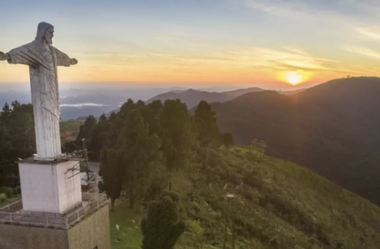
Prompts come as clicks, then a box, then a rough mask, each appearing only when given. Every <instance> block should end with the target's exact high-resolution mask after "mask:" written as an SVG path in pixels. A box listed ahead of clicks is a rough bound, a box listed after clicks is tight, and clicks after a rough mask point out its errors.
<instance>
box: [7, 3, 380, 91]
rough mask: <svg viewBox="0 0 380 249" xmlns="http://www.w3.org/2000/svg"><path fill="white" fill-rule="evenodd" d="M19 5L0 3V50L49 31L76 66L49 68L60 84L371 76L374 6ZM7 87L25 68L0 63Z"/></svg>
mask: <svg viewBox="0 0 380 249" xmlns="http://www.w3.org/2000/svg"><path fill="white" fill-rule="evenodd" d="M20 1H21V0H20ZM23 1H24V4H23V6H25V8H23V9H20V8H19V4H17V1H5V3H4V4H5V5H4V9H7V11H6V12H4V13H2V23H1V39H0V51H2V52H8V51H10V50H11V49H13V48H16V47H18V46H20V45H24V44H26V43H28V42H30V41H32V40H33V39H34V37H35V33H36V28H37V24H38V23H39V22H41V21H47V22H49V23H51V24H53V25H54V27H55V36H54V39H53V46H55V47H56V48H58V49H59V50H61V51H62V52H64V53H67V54H68V55H69V56H70V57H72V58H76V59H78V61H79V63H78V65H76V66H74V67H70V68H64V67H60V68H59V69H58V70H59V82H60V84H61V83H62V84H64V83H65V82H80V83H82V82H83V83H89V84H91V83H99V84H100V83H115V84H119V83H120V84H122V83H129V82H132V83H133V82H135V83H139V82H141V84H142V83H144V82H147V83H157V84H160V85H164V84H170V85H181V84H182V83H191V84H195V85H201V84H208V83H209V84H214V85H232V84H244V85H266V84H267V85H276V86H284V87H287V86H289V87H290V86H300V85H302V87H303V86H306V85H308V84H316V83H323V82H326V81H328V80H331V79H334V78H342V77H346V76H347V75H351V76H380V63H379V61H380V36H379V35H378V34H379V32H380V26H379V24H378V22H376V21H374V20H377V19H376V18H377V17H378V16H377V15H378V13H377V12H375V11H373V10H374V9H376V7H377V6H378V5H377V4H376V3H375V2H376V1H368V2H367V1H347V3H345V6H346V7H347V8H346V7H345V8H338V5H339V4H337V5H333V4H332V5H331V6H330V5H329V6H330V7H329V8H331V9H330V10H329V11H326V10H325V9H324V7H326V6H327V5H323V4H320V1H317V0H311V1H306V2H307V3H306V2H305V4H302V5H300V4H299V3H298V1H281V0H268V1H262V0H223V1H208V0H200V1H192V0H183V1H182V0H181V1H164V2H165V3H161V2H160V1H146V0H141V1H116V0H109V1H101V0H91V1H89V0H84V1H80V3H79V2H78V3H76V5H75V8H73V5H72V4H68V3H66V2H62V3H61V2H59V3H58V2H54V1H53V2H52V3H51V4H46V3H42V2H41V3H40V4H38V3H34V2H33V4H32V3H31V2H30V1H27V0H23ZM372 5H373V6H372ZM323 6H324V7H323ZM2 7H3V6H2ZM349 10H355V12H351V11H349ZM359 10H360V15H359V13H358V11H359ZM65 13H70V15H69V16H67V15H66V14H65ZM194 13H198V14H197V15H194ZM315 13H319V14H318V15H316V14H315ZM16 15H17V16H26V17H27V19H26V21H25V19H24V18H16V19H15V18H14V16H16ZM195 17H196V18H195ZM359 17H360V18H359ZM327 26H328V27H329V29H328V30H326V27H327ZM3 27H4V28H3ZM310 27H313V31H312V32H311V31H310V30H311V29H310ZM17 82H20V83H21V82H22V83H26V82H29V70H28V67H27V66H23V65H21V66H20V65H8V64H7V63H6V62H0V85H1V84H2V83H12V84H13V83H17Z"/></svg>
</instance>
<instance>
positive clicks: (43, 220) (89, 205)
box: [0, 193, 108, 229]
mask: <svg viewBox="0 0 380 249" xmlns="http://www.w3.org/2000/svg"><path fill="white" fill-rule="evenodd" d="M83 197H84V198H83V200H84V202H82V205H81V206H79V207H77V208H75V209H74V210H72V211H71V212H68V213H67V214H57V213H45V212H31V211H24V210H22V201H21V200H18V201H16V202H13V203H11V204H9V205H7V206H4V207H2V208H0V223H5V224H13V225H27V226H38V227H49V228H59V229H69V228H70V227H71V226H72V225H74V224H75V223H77V222H79V221H80V220H82V219H83V218H84V217H85V216H86V215H89V214H90V213H92V212H93V211H95V210H97V209H98V208H100V207H103V206H105V205H108V200H107V196H106V195H105V194H91V193H88V194H86V195H85V196H83Z"/></svg>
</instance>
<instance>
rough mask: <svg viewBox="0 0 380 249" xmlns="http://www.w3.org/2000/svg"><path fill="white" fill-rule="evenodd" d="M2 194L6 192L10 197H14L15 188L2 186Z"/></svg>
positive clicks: (0, 191)
mask: <svg viewBox="0 0 380 249" xmlns="http://www.w3.org/2000/svg"><path fill="white" fill-rule="evenodd" d="M0 194H5V195H6V196H7V197H8V198H11V197H13V189H12V188H7V187H1V188H0Z"/></svg>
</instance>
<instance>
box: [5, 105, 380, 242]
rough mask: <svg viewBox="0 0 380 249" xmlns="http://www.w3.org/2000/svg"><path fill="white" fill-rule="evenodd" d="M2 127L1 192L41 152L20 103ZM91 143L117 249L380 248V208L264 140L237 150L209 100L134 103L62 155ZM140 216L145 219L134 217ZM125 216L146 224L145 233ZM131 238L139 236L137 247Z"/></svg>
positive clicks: (88, 124) (99, 121) (89, 122)
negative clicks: (22, 161)
mask: <svg viewBox="0 0 380 249" xmlns="http://www.w3.org/2000/svg"><path fill="white" fill-rule="evenodd" d="M0 118H1V119H0V120H1V123H0V124H1V126H0V127H1V129H0V132H2V133H1V134H2V135H3V134H4V135H6V136H4V137H6V138H7V139H4V140H2V141H1V144H0V146H2V147H1V148H2V150H1V151H2V153H4V155H2V157H1V159H2V162H3V164H2V165H5V167H2V170H3V172H5V173H3V176H5V178H6V179H4V178H3V182H2V185H3V184H12V180H11V179H13V177H14V176H16V175H17V164H15V161H16V160H17V158H18V157H28V156H30V155H31V154H32V153H33V152H34V137H33V134H34V129H33V116H32V107H31V105H20V104H19V103H17V102H14V103H12V105H11V106H7V105H6V106H5V107H4V108H3V111H2V113H1V116H0ZM19 124H21V125H19ZM20 134H21V136H20ZM83 143H84V144H85V146H86V147H87V148H88V150H89V156H90V158H91V160H95V161H100V162H101V165H100V172H99V174H100V175H101V177H102V179H103V182H101V183H100V184H99V188H100V190H101V191H105V193H106V194H107V195H108V197H109V198H110V200H111V209H112V210H114V211H111V222H112V225H111V238H112V244H113V247H114V248H136V249H137V248H143V249H146V248H173V246H174V244H176V246H175V248H186V249H190V248H208V249H216V248H223V247H224V246H225V247H226V248H255V249H284V248H292V249H293V248H297V249H301V248H303V249H325V248H327V249H333V248H346V249H356V248H374V249H375V248H378V245H379V244H380V240H379V237H378V236H377V235H378V233H379V231H380V209H379V208H378V207H377V206H375V205H373V204H372V203H370V202H369V201H367V200H364V199H362V198H360V197H358V196H356V195H355V194H353V193H351V192H349V191H347V190H344V189H342V188H340V187H338V186H336V185H334V184H333V183H331V182H330V181H328V180H326V179H324V178H323V177H321V176H318V175H316V174H314V173H312V172H311V171H309V170H308V169H306V168H304V167H300V166H297V165H295V164H293V163H290V162H287V161H284V160H281V159H275V158H272V157H269V156H267V155H266V152H267V150H269V149H270V146H271V144H269V146H268V148H267V146H266V144H265V142H264V141H259V140H257V139H255V140H253V141H252V142H251V143H250V144H249V145H247V146H237V145H234V139H233V137H232V135H231V134H229V133H222V132H221V131H220V130H219V128H218V126H217V119H216V113H215V112H214V111H213V110H212V107H211V106H210V105H209V104H208V103H206V102H204V101H202V102H200V103H199V105H198V106H197V107H196V108H195V109H194V110H193V112H189V111H188V109H187V107H186V105H185V104H184V103H182V102H181V101H179V100H166V101H165V102H164V103H162V102H161V101H154V102H152V103H150V104H145V103H144V102H142V101H138V102H133V101H132V100H129V101H127V102H126V103H125V104H123V105H122V107H121V108H120V110H119V111H118V112H114V113H111V114H110V115H102V116H101V117H99V118H95V117H93V116H89V117H87V118H86V120H85V121H84V123H83V124H82V126H81V127H80V130H79V134H78V137H77V139H76V141H72V142H67V143H65V144H64V145H63V148H64V150H65V152H72V151H74V150H81V149H82V148H83V147H82V146H83ZM5 152H7V153H8V154H5ZM118 203H119V204H118ZM120 203H122V204H120ZM123 203H126V204H127V205H124V204H123ZM118 205H119V206H118ZM136 210H137V211H136ZM138 210H144V215H133V216H130V215H129V214H136V213H138ZM126 217H132V218H133V221H137V222H138V223H140V226H138V227H137V228H138V229H137V230H136V224H134V223H131V222H130V221H128V220H127V218H126ZM130 219H131V218H129V220H130ZM129 223H131V224H132V225H131V226H130V227H129V226H128V224H129ZM115 224H121V228H120V231H119V230H117V231H116V230H115ZM123 233H125V234H128V235H130V236H132V235H133V236H134V238H135V239H134V240H133V242H131V241H130V240H128V237H130V236H126V237H123ZM158 245H165V246H158Z"/></svg>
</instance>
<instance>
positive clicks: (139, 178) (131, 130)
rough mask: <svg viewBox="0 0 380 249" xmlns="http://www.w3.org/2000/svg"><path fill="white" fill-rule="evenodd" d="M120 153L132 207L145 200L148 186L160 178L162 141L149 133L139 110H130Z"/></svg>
mask: <svg viewBox="0 0 380 249" xmlns="http://www.w3.org/2000/svg"><path fill="white" fill-rule="evenodd" d="M121 138H122V139H123V146H122V147H121V148H120V150H119V154H120V163H121V167H122V168H123V169H124V174H125V175H124V176H125V178H124V188H125V189H126V191H127V194H128V197H129V201H130V208H133V207H134V205H135V203H136V202H137V201H140V200H142V199H143V198H144V197H145V195H146V192H147V189H148V187H149V186H150V184H152V182H154V179H155V178H156V177H157V176H158V175H160V171H162V168H160V163H159V162H160V160H161V156H160V153H159V148H160V146H161V140H160V139H159V137H158V136H157V135H156V134H152V135H150V134H149V126H148V124H147V123H146V122H144V120H143V118H142V116H141V114H140V111H139V110H137V109H135V110H132V111H130V112H129V113H128V114H127V116H126V119H125V122H124V129H123V132H122V136H121Z"/></svg>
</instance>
